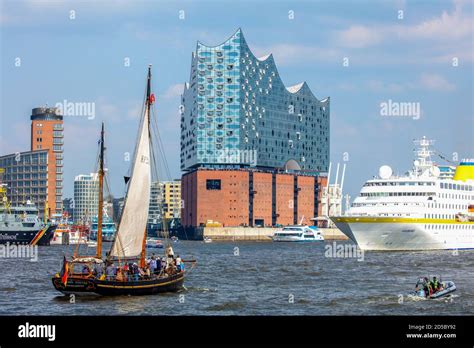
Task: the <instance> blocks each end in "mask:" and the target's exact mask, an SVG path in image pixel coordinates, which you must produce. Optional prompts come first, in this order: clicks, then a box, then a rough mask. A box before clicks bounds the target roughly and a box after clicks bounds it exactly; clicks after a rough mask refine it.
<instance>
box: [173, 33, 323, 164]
mask: <svg viewBox="0 0 474 348" xmlns="http://www.w3.org/2000/svg"><path fill="white" fill-rule="evenodd" d="M290 160H292V163H294V162H296V163H297V164H298V166H297V167H298V168H301V169H302V170H305V171H310V172H311V171H313V172H325V171H327V170H328V164H329V98H326V99H324V100H318V99H317V98H316V97H315V96H314V95H313V93H312V92H311V90H310V89H309V87H308V86H307V84H306V83H301V84H298V85H295V86H292V87H288V88H287V87H285V85H284V84H283V82H282V80H281V79H280V76H279V74H278V71H277V68H276V65H275V62H274V60H273V57H272V55H269V56H266V57H262V58H256V57H255V56H254V55H253V53H252V52H251V50H250V49H249V47H248V46H247V43H246V41H245V39H244V37H243V34H242V31H241V30H240V29H239V30H237V31H236V32H235V33H234V34H233V35H232V36H231V37H230V38H229V39H228V40H226V41H225V42H224V43H222V44H220V45H218V46H214V47H211V46H206V45H204V44H202V43H200V42H198V44H197V48H196V52H194V53H193V58H192V67H191V77H190V82H189V83H187V84H186V86H185V90H184V93H183V95H182V115H181V169H182V170H191V169H193V168H196V167H202V166H207V167H209V166H211V167H212V166H221V167H222V166H229V165H233V166H235V167H247V166H256V167H265V168H283V167H284V166H285V164H286V163H287V162H288V161H290Z"/></svg>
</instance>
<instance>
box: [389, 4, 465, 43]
mask: <svg viewBox="0 0 474 348" xmlns="http://www.w3.org/2000/svg"><path fill="white" fill-rule="evenodd" d="M462 7H463V3H462V2H459V1H458V2H454V11H452V13H448V12H446V11H443V13H442V14H441V16H440V17H437V18H433V19H430V20H427V21H424V22H422V23H420V24H417V25H413V26H409V27H406V28H404V27H401V28H400V29H399V30H398V33H399V34H400V37H402V38H405V39H416V38H424V39H432V40H456V39H461V38H464V37H467V36H470V35H472V32H473V18H472V17H471V16H467V15H465V14H464V13H463V11H462Z"/></svg>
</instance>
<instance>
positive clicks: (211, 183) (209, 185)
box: [206, 179, 221, 190]
mask: <svg viewBox="0 0 474 348" xmlns="http://www.w3.org/2000/svg"><path fill="white" fill-rule="evenodd" d="M206 189H207V190H220V189H221V180H220V179H207V180H206Z"/></svg>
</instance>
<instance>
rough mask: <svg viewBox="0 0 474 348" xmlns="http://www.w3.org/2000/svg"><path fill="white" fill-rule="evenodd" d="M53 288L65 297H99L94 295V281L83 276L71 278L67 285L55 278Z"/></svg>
mask: <svg viewBox="0 0 474 348" xmlns="http://www.w3.org/2000/svg"><path fill="white" fill-rule="evenodd" d="M52 281H53V286H54V288H55V289H56V290H58V291H59V292H62V293H63V294H64V295H71V294H74V295H97V294H96V293H94V290H95V284H94V279H92V278H85V277H81V276H74V275H73V276H69V277H68V278H67V282H66V285H64V284H63V283H62V281H61V278H59V277H54V278H53V279H52Z"/></svg>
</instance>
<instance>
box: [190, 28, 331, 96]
mask: <svg viewBox="0 0 474 348" xmlns="http://www.w3.org/2000/svg"><path fill="white" fill-rule="evenodd" d="M238 33H240V39H241V45H244V46H246V47H247V49H248V51H249V52H250V54H251V55H252V56H253V57H254V58H255V59H256V60H258V61H260V62H268V64H271V65H272V66H273V68H274V70H275V72H276V77H277V78H278V80H279V81H280V82H281V84H282V85H283V86H285V83H284V82H283V80H282V79H281V77H280V73H279V72H278V68H277V66H276V64H275V61H274V59H273V54H272V53H270V54H267V55H265V56H262V57H260V58H258V57H256V56H255V54H254V53H253V52H252V50H251V49H250V47H249V46H248V45H247V42H246V40H245V37H244V34H243V32H242V29H241V28H238V29H237V30H236V31H235V32H234V33H233V34H232V35H231V36H229V37H228V38H227V39H226V40H225V41H223V42H222V43H220V44H218V45H214V46H212V45H206V44H203V43H202V42H201V41H198V42H197V46H199V45H202V46H205V47H208V48H214V47H218V46H221V45H223V44H225V43H227V42H229V41H230V40H232V39H233V38H235V37H236V35H237V34H238ZM285 88H286V91H287V92H288V93H290V94H298V93H303V92H304V91H307V92H309V93H310V94H311V95H312V96H313V97H314V98H315V99H316V100H318V101H319V102H320V103H322V104H324V103H328V102H329V99H330V98H329V97H326V98H324V99H322V100H320V99H318V98H317V97H316V96H315V95H314V93H313V91H312V90H311V88H309V86H308V84H307V83H306V81H303V82H300V83H297V84H295V85H293V86H288V87H286V86H285Z"/></svg>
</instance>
